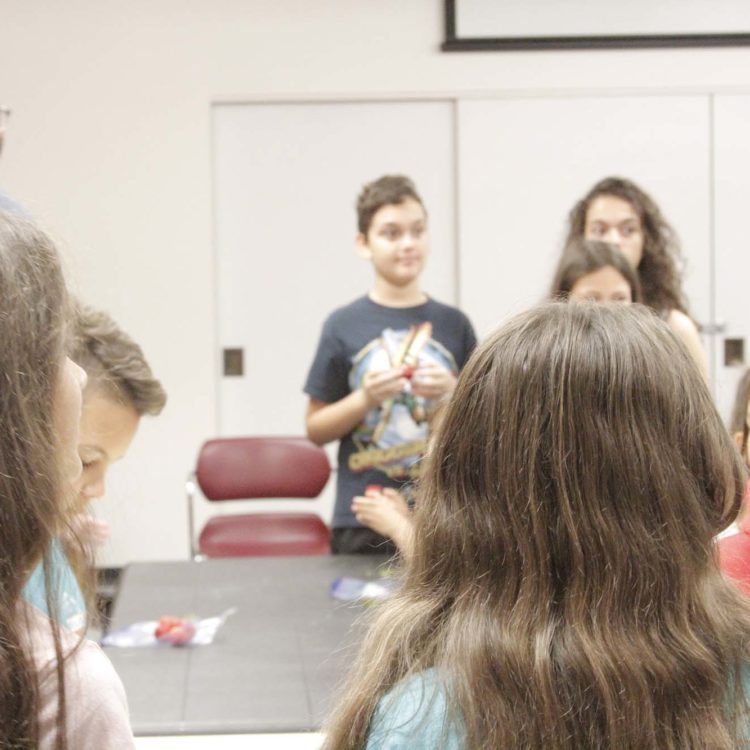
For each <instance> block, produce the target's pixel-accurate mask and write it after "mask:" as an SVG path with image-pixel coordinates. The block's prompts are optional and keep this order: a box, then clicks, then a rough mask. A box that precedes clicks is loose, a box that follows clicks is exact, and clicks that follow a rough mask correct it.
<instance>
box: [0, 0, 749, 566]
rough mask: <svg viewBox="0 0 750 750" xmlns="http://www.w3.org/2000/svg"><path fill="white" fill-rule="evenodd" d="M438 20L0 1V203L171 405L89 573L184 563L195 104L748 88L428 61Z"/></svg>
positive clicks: (199, 145) (340, 3)
mask: <svg viewBox="0 0 750 750" xmlns="http://www.w3.org/2000/svg"><path fill="white" fill-rule="evenodd" d="M442 12H443V11H442V0H408V2H404V0H358V2H346V0H316V1H315V2H310V1H309V0H213V2H211V3H208V2H205V0H179V1H178V0H129V2H128V3H106V2H94V1H93V0H66V2H65V3H51V2H48V0H0V101H2V102H3V103H7V104H9V105H10V106H11V107H12V108H13V111H14V113H13V117H12V120H11V123H10V130H9V133H8V137H7V139H6V140H7V142H6V149H5V153H4V155H3V157H2V162H0V186H2V188H3V189H5V190H6V191H7V192H9V193H10V194H12V195H13V196H14V197H16V198H17V199H19V200H20V201H22V202H24V203H25V204H26V205H27V206H28V207H29V208H30V209H31V211H32V212H33V213H34V214H35V215H36V216H37V217H38V218H39V219H40V220H41V221H42V222H43V223H44V224H45V225H46V226H47V227H48V228H49V229H50V230H51V231H52V233H53V234H54V235H55V236H56V237H57V238H58V239H59V240H60V241H61V243H62V245H63V247H64V249H65V253H66V257H67V260H68V266H69V270H70V275H71V279H72V283H73V286H74V287H75V288H76V289H78V290H79V292H80V294H81V295H82V296H83V297H84V298H85V299H87V300H88V301H90V302H91V303H93V304H96V305H99V306H102V307H105V308H106V309H108V310H109V311H111V312H112V314H113V315H114V316H115V317H116V318H117V319H118V320H119V321H120V322H121V324H122V325H123V326H124V327H125V328H126V329H127V330H128V331H129V332H131V333H132V334H133V336H134V337H135V338H137V339H138V341H139V342H140V343H141V344H142V345H143V347H144V349H145V351H146V353H147V355H148V356H149V359H150V360H151V363H152V365H153V367H154V370H155V372H156V373H157V374H158V375H159V376H160V377H161V378H162V379H163V381H164V384H165V386H166V387H167V390H168V391H169V397H170V401H169V405H168V407H167V410H166V412H165V413H164V415H163V416H162V417H160V418H159V419H158V420H155V421H153V422H150V423H147V422H144V425H143V428H142V433H141V435H140V436H139V438H138V439H137V440H136V443H135V445H134V447H133V450H132V452H131V454H130V455H129V456H128V457H127V459H126V462H125V463H124V464H123V465H122V466H121V467H117V469H115V471H114V472H113V475H112V481H111V488H110V493H109V498H108V500H107V501H105V503H104V505H103V515H106V516H107V517H108V518H110V519H111V520H112V521H113V522H114V525H115V533H114V535H113V539H112V541H111V543H110V545H109V546H108V547H107V549H106V550H105V554H104V558H103V561H104V562H105V563H108V564H121V563H123V562H126V561H128V560H132V559H153V560H156V559H170V558H178V557H182V556H184V555H185V554H186V551H187V543H186V534H185V512H184V501H183V496H182V484H183V479H184V476H185V474H186V472H187V470H188V468H189V467H190V466H191V464H192V462H193V459H194V456H195V454H196V451H197V448H198V446H199V444H200V442H201V440H203V439H204V438H205V437H207V436H209V435H211V434H213V433H214V431H215V426H216V413H217V410H216V404H215V393H216V388H215V357H216V351H215V345H214V344H215V320H214V317H215V316H214V299H213V288H214V287H213V257H212V213H211V211H212V209H211V184H210V174H211V170H210V165H211V152H210V145H211V139H210V104H211V103H212V102H216V101H227V100H232V101H242V100H243V99H254V100H257V99H261V98H269V99H273V98H286V99H295V98H304V97H311V96H314V97H318V96H320V97H328V98H331V97H342V98H348V97H351V96H365V95H367V96H389V95H399V94H408V93H414V94H427V93H436V94H450V93H469V92H477V93H482V92H484V93H489V92H508V93H511V92H517V91H529V92H532V93H534V92H550V91H556V90H561V89H564V90H576V91H577V90H581V91H584V90H585V91H597V92H606V91H609V90H613V91H618V92H621V91H624V90H639V91H657V90H665V89H667V90H670V91H673V90H676V89H685V90H696V89H704V90H706V89H710V90H714V89H717V88H721V89H725V88H732V87H743V88H744V87H748V86H750V49H742V48H738V49H721V50H718V49H712V50H664V51H612V52H610V51H592V52H545V53H530V52H526V53H503V54H501V53H463V54H455V53H454V54H444V53H441V52H439V44H440V42H441V39H442V33H443V29H442ZM677 166H678V165H677ZM357 291H358V290H357ZM134 466H138V470H137V471H134V470H133V467H134Z"/></svg>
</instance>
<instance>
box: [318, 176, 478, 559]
mask: <svg viewBox="0 0 750 750" xmlns="http://www.w3.org/2000/svg"><path fill="white" fill-rule="evenodd" d="M357 217H358V229H359V233H358V235H357V239H356V243H357V248H358V252H359V254H360V255H361V257H363V258H365V259H366V260H369V261H370V262H371V263H372V265H373V269H374V271H375V282H374V284H373V287H372V289H371V290H370V292H369V293H368V294H367V295H366V296H364V297H360V298H359V299H357V300H355V301H354V302H352V303H350V304H349V305H346V306H345V307H342V308H339V309H338V310H335V311H334V312H333V313H332V314H331V315H330V316H329V317H328V319H327V320H326V322H325V324H324V325H323V332H322V334H321V338H320V342H319V343H318V349H317V352H316V354H315V359H314V361H313V364H312V367H311V368H310V372H309V374H308V376H307V382H306V383H305V389H304V390H305V393H307V394H308V395H309V396H310V401H309V405H308V409H307V416H306V427H307V434H308V437H309V438H310V440H312V441H313V442H315V443H318V444H319V445H323V444H324V443H328V442H330V441H331V440H340V444H339V453H338V475H337V489H336V505H335V510H334V515H333V524H332V526H333V532H332V539H331V548H332V550H333V552H334V553H358V552H383V551H386V552H390V551H392V550H393V547H392V545H390V543H389V542H388V540H386V539H385V538H384V537H382V536H380V535H379V534H377V533H376V532H374V531H372V530H370V529H368V528H366V527H364V526H362V525H361V524H360V523H359V522H358V521H357V519H356V518H355V517H354V514H353V512H352V510H351V504H352V499H353V498H354V497H355V496H357V495H363V494H365V492H367V494H368V495H372V496H377V495H378V494H379V492H380V491H381V490H382V489H383V488H385V487H391V488H395V489H401V488H402V487H403V486H404V485H405V484H407V483H408V482H409V481H410V480H412V479H413V478H415V477H416V476H417V473H418V470H419V460H420V458H421V457H422V455H423V453H424V449H425V445H426V441H427V435H428V432H429V424H430V418H431V415H432V411H433V408H434V405H435V402H436V401H437V400H438V399H440V398H443V397H444V396H447V395H448V394H450V393H451V392H452V390H453V388H454V386H455V384H456V377H457V375H458V372H459V370H460V369H461V368H462V367H463V365H464V363H465V362H466V360H467V358H468V356H469V354H470V353H471V350H472V349H473V348H474V345H475V344H476V337H475V335H474V330H473V328H472V326H471V323H470V322H469V320H468V318H467V317H466V316H465V315H464V314H463V313H462V312H460V311H459V310H457V309H456V308H454V307H450V306H449V305H444V304H442V303H440V302H437V301H435V300H433V299H430V298H429V297H428V296H427V294H425V292H424V291H422V288H421V285H420V276H421V274H422V270H423V269H424V265H425V261H426V259H427V255H428V254H429V240H428V235H427V214H426V212H425V209H424V205H423V204H422V200H421V198H420V197H419V195H418V193H417V191H416V188H415V187H414V184H413V183H412V182H411V180H409V179H408V178H406V177H403V176H390V175H387V176H385V177H381V178H380V179H378V180H375V181H374V182H371V183H369V184H368V185H365V187H364V188H363V190H362V192H361V193H360V196H359V199H358V201H357Z"/></svg>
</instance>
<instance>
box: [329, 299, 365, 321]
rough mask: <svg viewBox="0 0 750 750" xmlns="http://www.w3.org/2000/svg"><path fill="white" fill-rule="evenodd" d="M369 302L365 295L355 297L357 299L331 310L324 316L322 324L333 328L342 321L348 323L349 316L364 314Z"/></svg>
mask: <svg viewBox="0 0 750 750" xmlns="http://www.w3.org/2000/svg"><path fill="white" fill-rule="evenodd" d="M371 304H372V303H371V302H370V300H369V298H368V297H367V295H362V296H361V297H357V299H355V300H352V301H351V302H347V303H346V304H345V305H341V306H340V307H337V308H336V309H335V310H333V311H332V312H331V313H330V314H329V315H328V317H327V318H326V321H325V324H324V325H325V326H326V327H329V328H335V327H336V326H338V325H340V324H342V323H343V324H348V322H349V320H350V319H351V318H353V317H356V316H358V315H363V314H366V313H367V311H368V309H369V308H370V307H371Z"/></svg>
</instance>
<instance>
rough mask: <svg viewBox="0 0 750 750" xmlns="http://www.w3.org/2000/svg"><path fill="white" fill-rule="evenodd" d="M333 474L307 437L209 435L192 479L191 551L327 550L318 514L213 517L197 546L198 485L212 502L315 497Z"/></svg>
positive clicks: (290, 552)
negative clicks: (195, 504) (196, 513)
mask: <svg viewBox="0 0 750 750" xmlns="http://www.w3.org/2000/svg"><path fill="white" fill-rule="evenodd" d="M330 475H331V465H330V463H329V462H328V456H327V455H326V452H325V451H324V450H323V448H320V447H319V446H317V445H315V444H313V443H311V442H310V441H309V440H307V439H306V438H302V437H239V438H221V439H216V440H208V441H207V442H205V443H204V444H203V447H202V448H201V450H200V454H199V455H198V465H197V466H196V469H195V473H194V474H193V475H191V476H190V478H189V479H188V482H187V488H186V489H187V500H188V525H189V533H190V552H191V554H192V556H193V557H194V558H195V557H197V556H198V555H199V554H202V555H206V556H207V557H253V556H256V557H257V556H269V555H326V554H328V553H329V552H330V551H331V548H330V531H329V529H328V527H327V526H326V525H325V523H323V521H322V520H321V518H320V517H319V516H318V515H316V514H315V513H281V512H280V513H246V514H242V515H222V516H215V517H213V518H211V519H210V520H209V521H208V523H206V525H205V526H204V527H203V530H202V531H201V532H200V535H199V537H198V545H197V549H196V545H195V526H194V517H193V511H194V509H193V505H194V501H195V494H196V484H197V486H198V487H200V489H201V491H202V493H203V495H204V497H205V498H206V499H207V500H210V501H212V502H220V501H228V500H249V499H259V498H275V497H282V498H316V497H318V496H319V495H320V493H321V492H322V491H323V488H324V487H325V486H326V483H327V482H328V478H329V477H330Z"/></svg>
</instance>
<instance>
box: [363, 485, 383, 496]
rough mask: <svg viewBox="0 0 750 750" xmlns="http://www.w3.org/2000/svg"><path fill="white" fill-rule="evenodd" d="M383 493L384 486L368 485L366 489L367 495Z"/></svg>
mask: <svg viewBox="0 0 750 750" xmlns="http://www.w3.org/2000/svg"><path fill="white" fill-rule="evenodd" d="M382 491H383V485H382V484H368V485H367V487H365V494H367V493H368V492H382Z"/></svg>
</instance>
